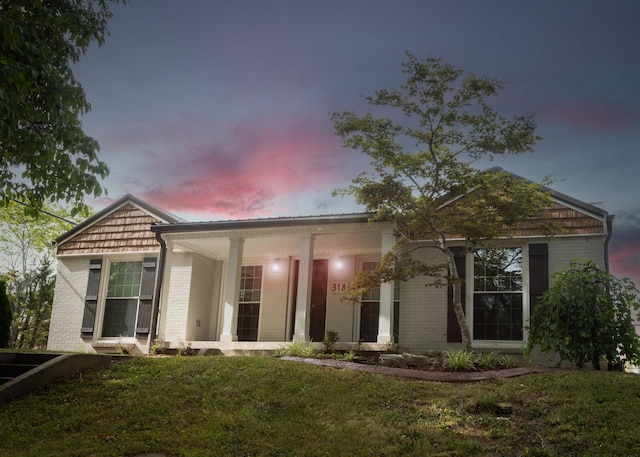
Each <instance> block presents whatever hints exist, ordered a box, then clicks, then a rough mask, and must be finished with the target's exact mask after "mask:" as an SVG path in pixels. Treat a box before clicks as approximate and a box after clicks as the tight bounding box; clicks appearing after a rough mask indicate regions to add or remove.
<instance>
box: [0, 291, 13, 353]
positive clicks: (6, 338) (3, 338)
mask: <svg viewBox="0 0 640 457" xmlns="http://www.w3.org/2000/svg"><path fill="white" fill-rule="evenodd" d="M11 316H12V314H11V303H10V302H9V296H8V295H7V286H6V284H5V282H4V281H3V280H1V279H0V348H6V347H9V345H10V343H11Z"/></svg>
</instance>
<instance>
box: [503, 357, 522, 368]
mask: <svg viewBox="0 0 640 457" xmlns="http://www.w3.org/2000/svg"><path fill="white" fill-rule="evenodd" d="M498 364H499V365H500V366H501V367H502V368H515V367H517V366H518V363H517V362H516V359H515V358H514V357H513V356H512V355H508V354H507V355H503V356H502V357H500V360H498Z"/></svg>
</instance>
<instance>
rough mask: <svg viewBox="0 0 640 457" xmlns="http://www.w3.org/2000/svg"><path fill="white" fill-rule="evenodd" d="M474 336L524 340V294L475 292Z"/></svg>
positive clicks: (479, 338)
mask: <svg viewBox="0 0 640 457" xmlns="http://www.w3.org/2000/svg"><path fill="white" fill-rule="evenodd" d="M473 337H474V339H477V340H508V341H521V340H522V294H518V293H495V294H478V293H477V294H475V295H474V303H473Z"/></svg>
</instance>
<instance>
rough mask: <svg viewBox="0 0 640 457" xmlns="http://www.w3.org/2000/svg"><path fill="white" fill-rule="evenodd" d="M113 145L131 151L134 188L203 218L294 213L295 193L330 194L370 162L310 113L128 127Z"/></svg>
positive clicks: (124, 179)
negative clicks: (210, 126) (289, 117)
mask: <svg viewBox="0 0 640 457" xmlns="http://www.w3.org/2000/svg"><path fill="white" fill-rule="evenodd" d="M223 127H226V129H225V128H223ZM145 136H146V138H147V140H146V141H145V142H143V141H142V140H141V139H142V138H144V137H145ZM149 139H151V140H152V144H154V145H155V146H156V147H155V148H149V146H148V144H149V143H148V141H149ZM113 144H118V145H121V148H123V149H120V150H117V151H114V153H113V154H114V157H118V158H119V159H121V158H122V157H123V156H126V155H129V156H130V159H129V160H128V161H127V164H126V166H125V167H123V166H121V168H120V169H119V170H118V180H119V182H120V183H125V185H126V187H128V192H131V193H133V194H135V195H138V196H139V197H141V198H143V199H144V200H147V201H149V202H152V203H154V204H156V205H158V206H160V207H162V208H164V209H166V210H168V211H172V212H176V213H181V212H188V213H190V214H197V215H199V216H200V217H201V218H204V219H222V218H234V219H235V218H249V217H264V216H270V215H273V214H274V213H276V212H279V213H283V212H287V211H291V209H292V208H293V207H296V206H300V205H294V202H295V200H296V199H300V198H304V195H305V194H306V195H309V193H311V192H314V191H318V190H319V189H326V193H327V195H329V194H330V192H331V190H332V189H333V188H335V187H338V186H343V185H345V183H346V182H348V181H349V180H350V179H351V178H352V177H353V176H355V175H356V174H357V173H359V172H360V171H362V170H363V169H364V164H365V163H366V162H363V160H362V159H361V158H360V156H361V154H358V153H356V152H354V151H348V150H345V149H344V148H342V146H341V143H340V140H339V138H338V137H336V136H335V135H334V133H333V131H332V130H331V128H330V125H328V122H326V123H325V124H322V123H319V122H316V121H314V120H310V119H306V120H305V119H298V120H294V121H291V120H288V121H286V122H285V121H284V120H279V119H275V118H274V119H263V118H262V119H252V120H251V121H249V120H243V121H242V122H237V123H236V124H235V125H234V126H229V125H225V126H218V127H217V128H215V129H209V130H208V129H207V128H206V126H204V125H201V126H194V125H193V124H191V125H188V126H185V128H184V129H183V130H181V129H180V128H179V127H177V126H175V125H169V126H167V127H166V128H165V127H163V126H161V125H159V124H158V125H156V126H153V127H150V128H149V129H148V130H146V131H145V133H144V134H141V133H140V132H136V133H135V134H130V133H126V132H123V134H122V138H120V139H114V140H113ZM117 163H120V161H119V160H118V161H117ZM308 203H312V202H308Z"/></svg>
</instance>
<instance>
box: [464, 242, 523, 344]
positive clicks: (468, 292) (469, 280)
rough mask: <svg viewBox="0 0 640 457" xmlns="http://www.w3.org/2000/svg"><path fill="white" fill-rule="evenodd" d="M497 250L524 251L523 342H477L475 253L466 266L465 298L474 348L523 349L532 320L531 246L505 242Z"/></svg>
mask: <svg viewBox="0 0 640 457" xmlns="http://www.w3.org/2000/svg"><path fill="white" fill-rule="evenodd" d="M492 247H495V248H521V249H522V326H523V329H522V341H507V340H476V339H475V338H474V336H473V295H474V290H473V282H474V274H473V272H474V265H473V255H474V254H473V251H471V252H468V253H467V256H466V259H465V265H466V271H467V275H466V280H465V284H466V287H465V298H466V306H465V311H466V316H467V325H468V326H469V331H470V332H471V341H472V345H473V347H474V348H477V349H522V348H523V347H524V345H525V344H526V342H527V340H528V339H529V332H528V331H527V326H528V325H529V318H530V315H531V313H530V303H529V295H530V294H529V245H528V243H522V242H511V243H509V242H504V243H498V244H495V245H493V246H492Z"/></svg>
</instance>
